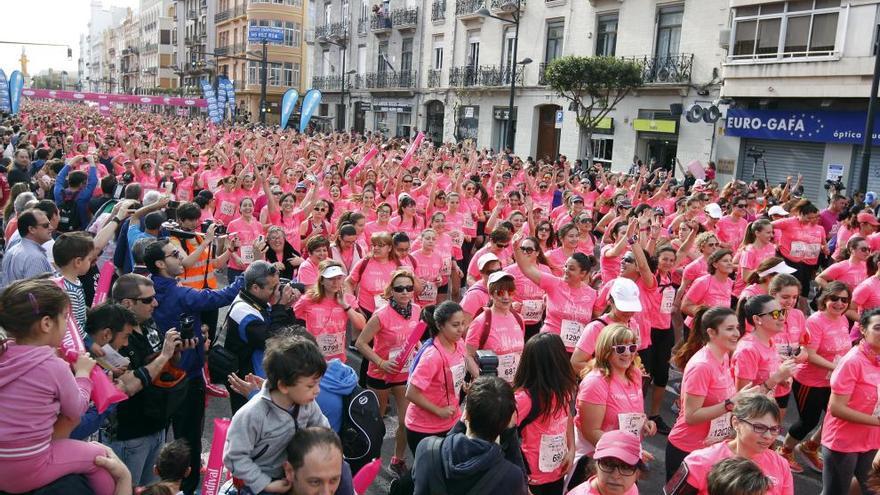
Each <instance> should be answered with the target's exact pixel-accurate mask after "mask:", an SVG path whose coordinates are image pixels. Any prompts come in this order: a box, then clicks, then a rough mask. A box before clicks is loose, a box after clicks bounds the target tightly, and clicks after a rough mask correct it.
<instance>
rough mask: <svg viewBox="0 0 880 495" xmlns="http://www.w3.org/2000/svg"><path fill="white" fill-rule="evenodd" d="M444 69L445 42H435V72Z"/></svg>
mask: <svg viewBox="0 0 880 495" xmlns="http://www.w3.org/2000/svg"><path fill="white" fill-rule="evenodd" d="M442 68H443V40H442V39H441V40H440V41H434V70H441V69H442Z"/></svg>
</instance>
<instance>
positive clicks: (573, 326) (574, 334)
mask: <svg viewBox="0 0 880 495" xmlns="http://www.w3.org/2000/svg"><path fill="white" fill-rule="evenodd" d="M559 335H560V337H562V343H563V344H565V347H566V348H569V347H574V346H576V345H577V343H578V339H580V338H581V324H580V323H578V322H576V321H573V320H562V325H561V327H560V332H559Z"/></svg>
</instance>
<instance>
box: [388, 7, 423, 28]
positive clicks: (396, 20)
mask: <svg viewBox="0 0 880 495" xmlns="http://www.w3.org/2000/svg"><path fill="white" fill-rule="evenodd" d="M418 22H419V8H418V7H413V8H411V9H397V10H393V11H392V12H391V24H393V25H394V27H396V28H400V27H407V26H415V25H416V24H418Z"/></svg>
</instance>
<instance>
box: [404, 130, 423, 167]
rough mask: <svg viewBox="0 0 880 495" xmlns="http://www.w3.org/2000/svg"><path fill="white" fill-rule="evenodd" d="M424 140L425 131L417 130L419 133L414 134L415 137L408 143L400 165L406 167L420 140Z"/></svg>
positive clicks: (420, 142)
mask: <svg viewBox="0 0 880 495" xmlns="http://www.w3.org/2000/svg"><path fill="white" fill-rule="evenodd" d="M424 140H425V133H424V132H421V131H419V133H418V134H417V135H416V138H415V139H413V142H412V143H410V145H409V149H408V150H406V154H405V155H403V160H402V161H401V162H400V166H401V167H406V166H407V165H408V164H409V162H410V161H411V160H412V157H413V155H415V154H416V150H418V149H419V146H421V145H422V141H424Z"/></svg>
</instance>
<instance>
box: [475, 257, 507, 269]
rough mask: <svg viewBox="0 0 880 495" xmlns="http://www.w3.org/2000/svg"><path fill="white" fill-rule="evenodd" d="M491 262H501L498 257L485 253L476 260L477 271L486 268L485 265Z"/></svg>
mask: <svg viewBox="0 0 880 495" xmlns="http://www.w3.org/2000/svg"><path fill="white" fill-rule="evenodd" d="M492 261H498V262H500V261H501V260H500V259H498V256H495V255H494V254H493V253H486V254H484V255H482V256H480V258H479V259H478V260H477V269H479V270H482V269H483V267H484V266H486V263H490V262H492Z"/></svg>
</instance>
